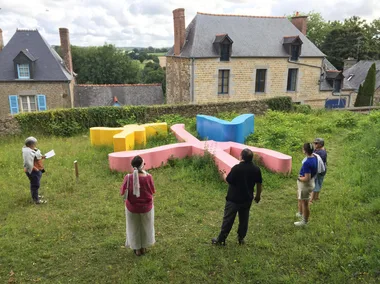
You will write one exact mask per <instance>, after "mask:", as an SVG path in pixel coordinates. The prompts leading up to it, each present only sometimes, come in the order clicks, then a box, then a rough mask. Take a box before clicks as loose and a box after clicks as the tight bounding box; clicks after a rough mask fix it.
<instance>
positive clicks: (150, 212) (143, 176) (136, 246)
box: [120, 156, 156, 256]
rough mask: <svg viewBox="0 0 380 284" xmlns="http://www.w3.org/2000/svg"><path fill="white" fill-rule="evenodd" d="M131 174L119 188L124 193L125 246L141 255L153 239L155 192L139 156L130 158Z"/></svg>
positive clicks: (153, 241) (151, 243)
mask: <svg viewBox="0 0 380 284" xmlns="http://www.w3.org/2000/svg"><path fill="white" fill-rule="evenodd" d="M131 165H132V167H133V174H128V175H126V176H125V178H124V181H123V184H122V185H121V188H120V194H121V195H124V200H125V216H126V225H127V228H126V233H127V237H126V242H125V246H126V247H130V248H131V249H133V251H134V253H135V255H137V256H141V255H143V254H145V253H146V249H147V248H148V247H149V246H151V245H153V244H154V243H155V242H156V241H155V233H154V206H153V194H154V193H155V192H156V190H155V188H154V184H153V178H152V176H151V175H150V174H148V173H147V172H146V171H144V166H145V163H144V160H143V159H142V158H141V157H140V156H136V157H134V158H133V159H132V162H131Z"/></svg>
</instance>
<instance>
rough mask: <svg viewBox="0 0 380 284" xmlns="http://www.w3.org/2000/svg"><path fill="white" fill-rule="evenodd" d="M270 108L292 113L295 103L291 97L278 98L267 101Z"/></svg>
mask: <svg viewBox="0 0 380 284" xmlns="http://www.w3.org/2000/svg"><path fill="white" fill-rule="evenodd" d="M265 101H266V103H267V104H268V108H269V109H271V110H278V111H291V110H292V109H293V102H292V98H291V97H276V98H271V99H267V100H265Z"/></svg>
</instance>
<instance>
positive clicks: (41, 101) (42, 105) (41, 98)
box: [37, 95, 47, 111]
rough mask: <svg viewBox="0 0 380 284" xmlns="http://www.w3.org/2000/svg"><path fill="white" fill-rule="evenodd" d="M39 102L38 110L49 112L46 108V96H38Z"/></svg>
mask: <svg viewBox="0 0 380 284" xmlns="http://www.w3.org/2000/svg"><path fill="white" fill-rule="evenodd" d="M37 101H38V110H39V111H43V110H47V107H46V96H45V95H38V96H37Z"/></svg>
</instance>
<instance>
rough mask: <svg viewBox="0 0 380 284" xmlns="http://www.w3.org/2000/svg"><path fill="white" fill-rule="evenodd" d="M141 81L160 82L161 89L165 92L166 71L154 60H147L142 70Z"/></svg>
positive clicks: (147, 82) (148, 82)
mask: <svg viewBox="0 0 380 284" xmlns="http://www.w3.org/2000/svg"><path fill="white" fill-rule="evenodd" d="M141 77H142V83H145V84H152V83H161V84H162V90H163V91H164V93H165V92H166V72H165V70H163V69H162V68H161V66H160V65H159V64H157V63H154V62H148V63H147V64H146V65H145V67H144V69H143V71H142V76H141Z"/></svg>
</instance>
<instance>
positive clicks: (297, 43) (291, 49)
mask: <svg viewBox="0 0 380 284" xmlns="http://www.w3.org/2000/svg"><path fill="white" fill-rule="evenodd" d="M302 44H303V42H302V40H301V39H300V37H299V36H286V37H284V40H283V43H282V45H283V47H284V49H285V51H286V52H287V53H288V54H289V55H290V60H291V61H298V59H299V57H300V55H301V49H302V48H301V47H302Z"/></svg>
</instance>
